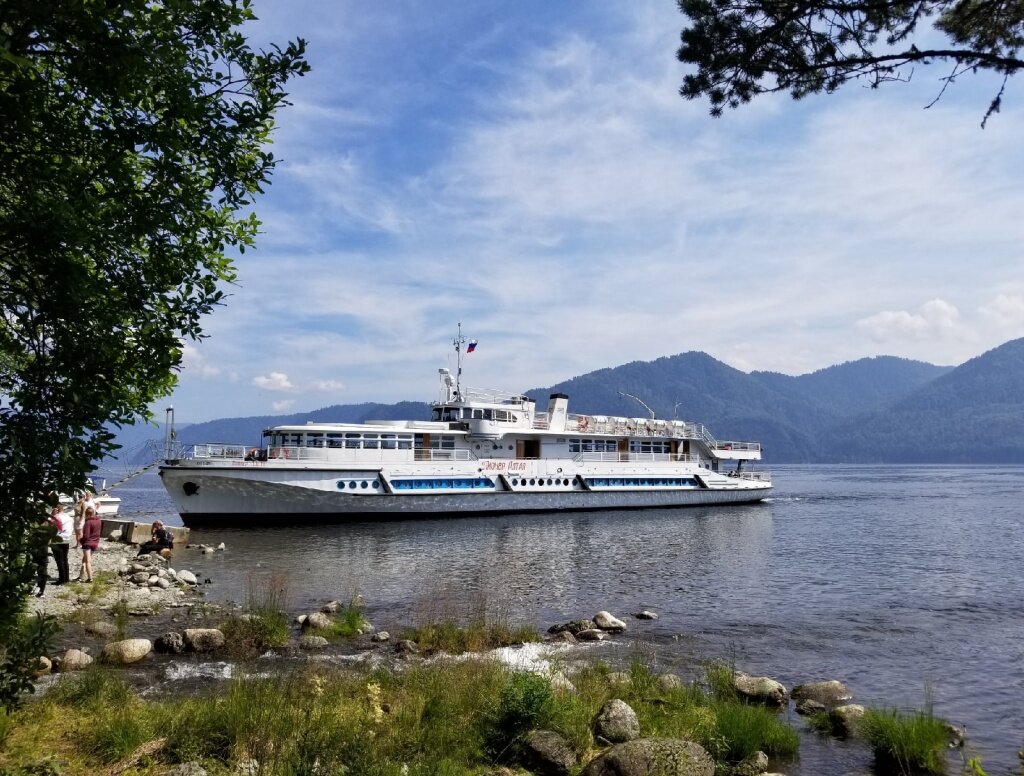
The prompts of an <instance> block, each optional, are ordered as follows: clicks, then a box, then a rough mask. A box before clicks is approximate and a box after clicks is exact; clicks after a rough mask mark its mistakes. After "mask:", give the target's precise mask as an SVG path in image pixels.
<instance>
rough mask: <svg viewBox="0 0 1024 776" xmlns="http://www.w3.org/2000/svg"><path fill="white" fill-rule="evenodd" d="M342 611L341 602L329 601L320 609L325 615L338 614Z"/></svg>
mask: <svg viewBox="0 0 1024 776" xmlns="http://www.w3.org/2000/svg"><path fill="white" fill-rule="evenodd" d="M340 610H341V601H328V602H327V603H326V604H324V605H323V606H321V607H320V611H321V612H323V613H324V614H337V613H338V612H339V611H340Z"/></svg>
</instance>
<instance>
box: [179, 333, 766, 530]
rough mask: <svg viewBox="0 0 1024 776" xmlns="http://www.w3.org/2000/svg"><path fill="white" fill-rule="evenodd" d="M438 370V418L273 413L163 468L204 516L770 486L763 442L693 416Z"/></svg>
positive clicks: (584, 500) (758, 492)
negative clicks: (244, 437)
mask: <svg viewBox="0 0 1024 776" xmlns="http://www.w3.org/2000/svg"><path fill="white" fill-rule="evenodd" d="M455 344H456V350H457V351H459V347H460V340H459V339H456V341H455ZM459 355H460V357H461V353H459ZM461 371H462V370H461V359H460V361H459V370H458V372H459V373H461ZM440 377H441V396H440V400H439V401H437V402H435V403H434V404H433V405H432V407H433V412H432V418H431V419H430V420H429V421H426V420H424V421H419V420H401V421H392V420H378V421H369V422H367V423H309V424H307V425H298V426H275V427H273V428H270V429H267V430H266V431H264V432H263V437H264V438H263V445H262V446H261V447H259V448H249V447H246V446H244V445H226V444H198V445H194V446H193V448H192V450H191V454H190V455H189V456H188V457H183V458H171V457H168V460H166V461H165V463H164V465H163V466H161V467H160V476H161V478H162V479H163V483H164V486H165V487H166V488H167V492H168V493H169V494H170V496H171V498H173V499H174V501H175V503H176V504H177V505H178V511H179V512H180V514H181V517H182V520H183V521H184V523H185V525H188V526H193V527H195V526H210V525H232V524H234V525H240V526H242V525H244V526H251V525H257V524H260V523H264V522H271V521H276V522H281V521H293V522H294V521H299V520H302V521H314V520H316V521H330V522H341V521H346V520H354V519H384V518H412V517H417V516H421V515H470V514H473V515H479V514H494V513H522V512H549V511H555V510H593V509H640V508H651V507H679V506H689V505H703V504H737V503H744V502H753V501H759V500H761V499H763V498H765V497H766V496H767V495H769V494H770V493H771V489H772V484H771V478H770V477H769V476H768V474H767V473H764V472H758V471H752V470H751V469H750V468H749V467H747V468H744V464H747V463H749V462H753V461H757V460H760V458H761V446H760V445H759V444H757V443H755V442H723V441H718V440H716V439H714V437H712V436H711V434H710V433H708V430H707V429H706V428H705V427H704V426H702V425H700V424H696V423H688V422H684V421H677V420H672V421H669V420H655V419H648V418H620V417H609V416H604V415H578V414H572V413H570V412H569V411H568V397H567V396H565V395H564V394H559V393H556V394H552V395H551V398H550V399H549V401H548V405H547V409H546V411H545V412H537V411H536V405H535V402H534V400H533V399H531V398H529V397H527V396H522V395H518V394H506V393H500V392H496V391H484V390H477V389H463V388H462V387H461V385H460V381H459V379H458V378H457V377H455V378H453V376H452V374H451V373H450V372H449V370H447V369H441V370H440Z"/></svg>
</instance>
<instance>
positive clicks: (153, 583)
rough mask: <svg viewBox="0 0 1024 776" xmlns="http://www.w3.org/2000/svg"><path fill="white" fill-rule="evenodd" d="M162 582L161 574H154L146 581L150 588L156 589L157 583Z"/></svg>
mask: <svg viewBox="0 0 1024 776" xmlns="http://www.w3.org/2000/svg"><path fill="white" fill-rule="evenodd" d="M159 581H160V575H159V574H153V575H152V576H150V578H149V579H147V580H146V584H147V585H149V586H150V587H156V583H157V582H159Z"/></svg>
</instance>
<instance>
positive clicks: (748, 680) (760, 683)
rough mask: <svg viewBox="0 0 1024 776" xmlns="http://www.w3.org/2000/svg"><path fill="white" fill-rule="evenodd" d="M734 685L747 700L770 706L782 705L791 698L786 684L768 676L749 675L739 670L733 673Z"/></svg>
mask: <svg viewBox="0 0 1024 776" xmlns="http://www.w3.org/2000/svg"><path fill="white" fill-rule="evenodd" d="M732 685H733V687H734V688H735V690H736V692H737V693H739V694H740V695H742V696H743V697H744V698H746V699H747V700H752V701H757V702H758V703H764V704H765V705H768V706H782V705H784V704H785V703H786V701H787V700H788V699H789V693H788V692H787V691H786V688H785V686H783V685H782V683H781V682H776V681H775V680H774V679H771V678H769V677H767V676H748V675H747V674H745V673H743V672H742V671H737V672H736V673H735V674H733V677H732Z"/></svg>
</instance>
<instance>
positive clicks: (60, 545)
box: [50, 505, 74, 585]
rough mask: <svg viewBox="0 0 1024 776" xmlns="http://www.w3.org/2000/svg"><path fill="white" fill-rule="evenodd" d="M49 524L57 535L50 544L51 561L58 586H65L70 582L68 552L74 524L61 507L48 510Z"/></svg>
mask: <svg viewBox="0 0 1024 776" xmlns="http://www.w3.org/2000/svg"><path fill="white" fill-rule="evenodd" d="M50 524H51V525H52V526H53V528H54V530H55V531H56V532H57V535H56V536H55V537H54V538H53V541H51V542H50V551H51V552H53V559H54V561H56V563H57V582H56V584H58V585H66V584H67V583H68V582H69V581H71V570H70V569H69V568H68V550H69V549H70V546H71V545H70V542H71V537H72V536H74V524H73V520H72V515H71V514H70V513H66V512H65V511H64V510H63V508H62V507H60V506H59V505H58V506H55V507H54V508H53V509H52V510H50Z"/></svg>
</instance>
